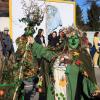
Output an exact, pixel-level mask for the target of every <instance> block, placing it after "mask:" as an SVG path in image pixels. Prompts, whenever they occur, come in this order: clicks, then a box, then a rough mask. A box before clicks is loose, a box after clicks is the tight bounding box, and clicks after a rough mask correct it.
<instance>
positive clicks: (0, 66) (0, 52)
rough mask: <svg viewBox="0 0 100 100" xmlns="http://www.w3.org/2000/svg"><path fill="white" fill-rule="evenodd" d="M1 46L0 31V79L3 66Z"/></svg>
mask: <svg viewBox="0 0 100 100" xmlns="http://www.w3.org/2000/svg"><path fill="white" fill-rule="evenodd" d="M2 50H3V47H2V32H0V81H1V77H2V67H3V52H2Z"/></svg>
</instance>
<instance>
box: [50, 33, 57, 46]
mask: <svg viewBox="0 0 100 100" xmlns="http://www.w3.org/2000/svg"><path fill="white" fill-rule="evenodd" d="M57 43H58V38H57V32H56V31H54V32H52V33H51V34H50V35H49V36H48V45H49V46H50V47H56V46H57Z"/></svg>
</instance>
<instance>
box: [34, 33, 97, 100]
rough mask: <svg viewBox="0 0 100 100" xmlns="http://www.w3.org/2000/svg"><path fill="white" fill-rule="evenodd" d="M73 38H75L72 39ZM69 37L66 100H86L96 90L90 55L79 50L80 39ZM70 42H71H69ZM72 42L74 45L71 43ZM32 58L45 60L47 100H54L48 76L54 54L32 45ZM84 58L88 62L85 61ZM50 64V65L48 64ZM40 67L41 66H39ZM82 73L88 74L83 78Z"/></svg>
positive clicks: (39, 46) (76, 36)
mask: <svg viewBox="0 0 100 100" xmlns="http://www.w3.org/2000/svg"><path fill="white" fill-rule="evenodd" d="M74 36H75V37H74ZM74 36H72V37H69V40H68V41H69V42H68V43H69V53H70V55H71V56H72V59H70V60H71V62H72V63H70V64H68V66H67V67H66V71H65V73H66V76H67V78H68V100H88V99H89V98H90V94H91V93H93V92H94V91H95V90H96V79H95V75H94V69H93V66H92V62H91V58H90V55H89V54H88V53H87V51H86V50H85V49H80V48H79V44H80V39H79V37H78V35H77V34H75V35H74ZM70 41H71V42H70ZM73 41H74V43H73ZM32 53H33V57H36V58H39V59H41V58H42V59H45V60H46V62H48V63H49V65H48V64H46V66H45V68H47V69H48V70H44V72H45V73H46V74H45V77H46V82H47V83H46V87H47V99H48V100H51V98H52V99H54V95H52V92H53V91H51V90H52V89H50V88H53V85H52V84H53V81H51V78H50V75H49V74H48V72H49V70H50V69H51V68H50V65H51V67H52V64H53V62H52V59H53V58H54V57H57V55H56V54H55V53H54V52H51V51H49V50H48V49H47V48H43V47H42V46H41V45H39V44H37V43H34V44H33V46H32ZM86 58H87V59H88V60H86ZM50 63H52V64H50ZM41 67H42V66H41ZM84 71H85V72H86V73H87V74H88V77H85V76H84Z"/></svg>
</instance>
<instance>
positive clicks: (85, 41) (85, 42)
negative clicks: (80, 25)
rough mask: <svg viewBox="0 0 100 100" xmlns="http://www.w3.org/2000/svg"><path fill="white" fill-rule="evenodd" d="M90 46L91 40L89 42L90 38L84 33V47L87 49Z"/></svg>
mask: <svg viewBox="0 0 100 100" xmlns="http://www.w3.org/2000/svg"><path fill="white" fill-rule="evenodd" d="M88 44H89V40H88V37H87V33H83V36H82V46H83V47H85V48H87V47H88Z"/></svg>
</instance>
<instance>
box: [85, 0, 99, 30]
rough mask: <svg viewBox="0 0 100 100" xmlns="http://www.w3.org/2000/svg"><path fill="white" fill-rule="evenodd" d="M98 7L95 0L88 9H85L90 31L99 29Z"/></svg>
mask: <svg viewBox="0 0 100 100" xmlns="http://www.w3.org/2000/svg"><path fill="white" fill-rule="evenodd" d="M99 10H100V7H99V6H98V5H97V4H96V2H95V1H94V2H92V4H91V7H90V9H89V10H88V11H87V14H88V25H89V27H90V29H91V31H98V30H100V14H99Z"/></svg>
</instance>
